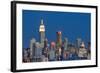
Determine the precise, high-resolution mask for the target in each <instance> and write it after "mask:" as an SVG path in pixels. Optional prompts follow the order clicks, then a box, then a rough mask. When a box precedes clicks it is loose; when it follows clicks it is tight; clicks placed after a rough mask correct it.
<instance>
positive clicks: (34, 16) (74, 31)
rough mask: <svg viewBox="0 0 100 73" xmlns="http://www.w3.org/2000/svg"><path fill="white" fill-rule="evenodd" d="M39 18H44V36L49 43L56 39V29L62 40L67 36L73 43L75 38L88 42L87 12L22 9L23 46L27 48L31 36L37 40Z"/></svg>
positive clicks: (88, 21) (88, 24)
mask: <svg viewBox="0 0 100 73" xmlns="http://www.w3.org/2000/svg"><path fill="white" fill-rule="evenodd" d="M55 14H56V15H55ZM41 19H43V20H44V25H45V36H46V38H47V39H48V41H49V43H50V42H52V41H56V32H57V31H61V32H62V37H63V38H62V39H63V40H64V38H66V37H67V38H68V40H69V41H70V42H71V43H75V41H76V39H77V38H81V39H82V40H83V41H84V42H90V14H89V13H74V12H73V13H72V12H66V13H65V12H49V11H31V10H23V48H29V43H30V40H31V38H35V39H36V40H37V42H39V26H40V20H41ZM54 24H55V25H54ZM75 24H76V26H75ZM72 25H73V26H74V27H73V26H72ZM81 27H82V28H81ZM83 29H84V30H83Z"/></svg>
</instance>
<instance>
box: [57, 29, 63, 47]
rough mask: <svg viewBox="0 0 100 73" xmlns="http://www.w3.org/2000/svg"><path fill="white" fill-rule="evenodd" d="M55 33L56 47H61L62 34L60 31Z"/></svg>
mask: <svg viewBox="0 0 100 73" xmlns="http://www.w3.org/2000/svg"><path fill="white" fill-rule="evenodd" d="M56 33H57V41H56V44H57V45H56V46H57V47H61V45H62V34H61V31H58V32H56Z"/></svg>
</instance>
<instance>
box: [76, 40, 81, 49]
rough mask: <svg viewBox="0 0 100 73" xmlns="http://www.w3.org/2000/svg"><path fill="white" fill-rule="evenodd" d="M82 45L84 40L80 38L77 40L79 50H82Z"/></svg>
mask: <svg viewBox="0 0 100 73" xmlns="http://www.w3.org/2000/svg"><path fill="white" fill-rule="evenodd" d="M81 44H82V40H81V38H78V39H77V40H76V47H77V48H80V46H81Z"/></svg>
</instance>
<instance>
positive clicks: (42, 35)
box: [39, 19, 45, 45]
mask: <svg viewBox="0 0 100 73" xmlns="http://www.w3.org/2000/svg"><path fill="white" fill-rule="evenodd" d="M39 33H40V43H41V44H42V45H44V40H45V26H44V23H43V19H41V23H40V28H39Z"/></svg>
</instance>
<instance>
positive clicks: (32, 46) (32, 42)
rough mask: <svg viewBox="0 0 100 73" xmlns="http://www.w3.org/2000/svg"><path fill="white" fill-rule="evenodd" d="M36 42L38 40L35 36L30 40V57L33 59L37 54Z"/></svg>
mask: <svg viewBox="0 0 100 73" xmlns="http://www.w3.org/2000/svg"><path fill="white" fill-rule="evenodd" d="M35 43H36V40H35V39H34V38H32V39H31V40H30V58H31V59H33V56H34V55H35V53H34V51H35Z"/></svg>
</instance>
